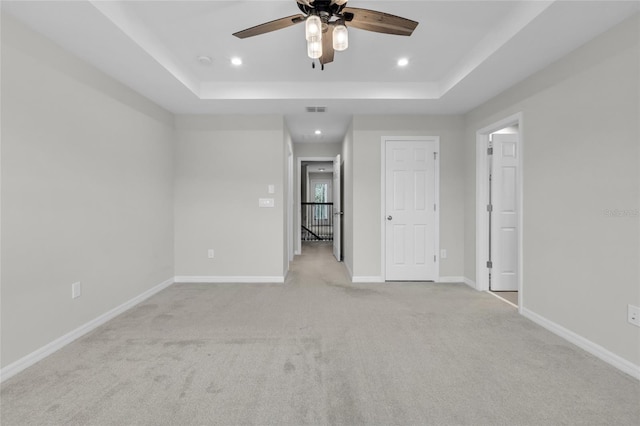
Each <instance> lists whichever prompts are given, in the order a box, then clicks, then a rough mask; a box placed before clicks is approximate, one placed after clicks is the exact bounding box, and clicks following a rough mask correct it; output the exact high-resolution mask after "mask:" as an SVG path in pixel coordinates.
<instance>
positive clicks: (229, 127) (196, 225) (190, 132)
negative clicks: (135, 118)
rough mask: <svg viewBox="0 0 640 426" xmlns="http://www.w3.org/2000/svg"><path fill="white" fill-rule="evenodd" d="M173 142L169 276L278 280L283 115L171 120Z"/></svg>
mask: <svg viewBox="0 0 640 426" xmlns="http://www.w3.org/2000/svg"><path fill="white" fill-rule="evenodd" d="M176 137H177V142H176V153H175V162H176V163H175V169H176V170H175V270H176V275H177V276H206V277H283V276H284V269H283V265H284V259H283V257H284V250H285V246H284V238H283V235H284V234H285V230H284V222H283V216H284V215H285V204H284V203H285V197H284V191H285V189H286V187H285V185H284V176H285V172H284V170H285V161H284V155H283V152H284V150H285V133H284V122H283V118H282V116H278V115H264V116H255V115H253V116H242V115H238V116H178V117H176ZM270 184H273V185H275V194H269V193H268V192H267V188H268V185H270ZM259 198H274V199H275V207H274V208H259V207H258V199H259ZM210 248H213V249H214V250H215V258H214V259H208V258H207V249H210Z"/></svg>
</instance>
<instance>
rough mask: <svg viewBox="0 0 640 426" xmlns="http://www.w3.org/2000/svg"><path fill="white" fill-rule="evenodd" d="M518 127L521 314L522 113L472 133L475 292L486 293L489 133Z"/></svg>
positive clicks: (520, 299) (520, 301)
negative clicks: (474, 194)
mask: <svg viewBox="0 0 640 426" xmlns="http://www.w3.org/2000/svg"><path fill="white" fill-rule="evenodd" d="M516 125H517V126H518V152H519V155H518V171H519V173H518V177H517V180H516V188H517V191H518V195H517V197H518V201H517V203H518V218H517V222H518V272H517V281H518V311H519V312H522V305H523V300H524V289H523V279H522V277H523V266H524V265H523V259H524V257H523V250H522V248H523V244H522V242H523V240H522V235H523V232H522V225H523V221H522V217H523V214H522V206H523V199H524V193H523V179H522V176H523V163H524V162H523V158H524V119H523V114H522V112H519V113H516V114H513V115H510V116H508V117H506V118H504V119H502V120H499V121H497V122H495V123H493V124H490V125H489V126H486V127H483V128H482V129H480V130H478V131H477V132H476V289H477V290H479V291H489V274H488V272H487V266H486V263H487V260H488V259H489V224H488V220H489V218H488V212H487V204H488V201H489V179H488V175H489V167H488V164H487V149H488V148H489V137H490V135H491V134H492V133H495V132H497V131H498V130H502V129H504V128H505V127H510V126H516Z"/></svg>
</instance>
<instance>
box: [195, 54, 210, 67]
mask: <svg viewBox="0 0 640 426" xmlns="http://www.w3.org/2000/svg"><path fill="white" fill-rule="evenodd" d="M198 62H200V64H202V65H211V64H212V63H213V61H212V60H211V58H210V57H209V56H205V55H200V56H198Z"/></svg>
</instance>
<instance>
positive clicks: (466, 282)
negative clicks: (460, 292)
mask: <svg viewBox="0 0 640 426" xmlns="http://www.w3.org/2000/svg"><path fill="white" fill-rule="evenodd" d="M462 282H463V283H465V284H466V285H468V286H469V287H471V288H472V289H474V290H477V289H478V286H477V284H476V282H475V281H473V280H470V279H469V278H467V277H462Z"/></svg>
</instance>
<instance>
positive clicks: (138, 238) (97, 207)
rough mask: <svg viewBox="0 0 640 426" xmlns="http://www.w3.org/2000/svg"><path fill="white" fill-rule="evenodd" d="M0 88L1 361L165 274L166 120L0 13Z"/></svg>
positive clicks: (168, 251) (168, 205)
mask: <svg viewBox="0 0 640 426" xmlns="http://www.w3.org/2000/svg"><path fill="white" fill-rule="evenodd" d="M1 84H2V86H1V90H2V163H1V167H2V241H1V243H2V276H1V282H2V285H1V289H0V292H1V293H2V305H1V311H2V318H1V323H2V329H1V334H2V354H1V357H2V366H3V367H4V366H7V365H9V364H11V363H12V362H14V361H16V360H18V359H20V358H22V357H24V356H26V355H28V354H29V353H31V352H33V351H35V350H36V349H39V348H40V347H42V346H44V345H46V344H48V343H50V342H52V341H54V340H55V339H57V338H59V337H61V336H63V335H65V334H67V333H69V332H71V331H72V330H74V329H76V328H78V327H80V326H82V325H84V324H86V323H87V322H89V321H91V320H93V319H95V318H97V317H98V316H100V315H102V314H104V313H106V312H108V311H109V310H111V309H113V308H115V307H117V306H119V305H121V304H122V303H124V302H126V301H129V300H130V299H132V298H134V297H135V296H138V295H140V294H141V293H144V292H145V291H146V290H148V289H150V288H152V287H154V286H156V285H158V284H160V283H162V282H164V281H166V280H168V279H170V278H172V277H173V275H174V274H173V251H172V247H173V203H172V184H171V182H172V178H173V176H172V140H173V130H172V129H173V122H172V120H173V118H172V116H171V114H169V113H167V112H166V111H164V110H162V109H160V108H159V107H157V106H155V105H154V104H152V103H150V102H148V101H147V100H145V99H144V98H142V97H140V96H139V95H137V94H135V93H134V92H132V91H130V90H129V89H127V88H125V87H124V86H122V85H120V84H119V83H117V82H115V81H114V80H112V79H111V78H109V77H107V76H105V75H104V74H102V73H101V72H99V71H97V70H96V69H94V68H92V67H90V66H88V65H87V64H86V63H84V62H82V61H79V60H77V59H76V58H75V57H73V56H71V55H69V54H68V53H66V52H64V51H62V50H61V49H59V48H58V47H57V46H55V45H54V44H52V43H51V42H49V41H48V40H46V39H44V38H42V37H41V36H39V35H36V34H35V33H33V32H32V31H30V30H28V29H26V28H24V27H23V26H22V24H19V23H17V22H16V21H14V20H12V19H11V18H10V17H8V16H6V14H3V16H2V82H1ZM77 281H80V282H81V283H82V296H81V297H80V298H77V299H74V300H72V299H71V284H72V283H73V282H77Z"/></svg>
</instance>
